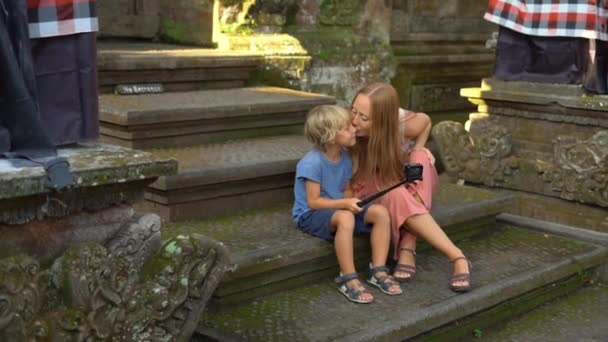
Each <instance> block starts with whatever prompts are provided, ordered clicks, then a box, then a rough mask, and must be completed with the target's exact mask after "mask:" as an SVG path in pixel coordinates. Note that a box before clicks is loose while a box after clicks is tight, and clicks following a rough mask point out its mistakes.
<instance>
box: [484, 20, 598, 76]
mask: <svg viewBox="0 0 608 342" xmlns="http://www.w3.org/2000/svg"><path fill="white" fill-rule="evenodd" d="M589 61H590V60H589V42H588V40H587V39H584V38H568V37H539V36H528V35H525V34H522V33H519V32H516V31H513V30H510V29H507V28H504V27H502V26H500V27H499V32H498V41H497V44H496V64H495V66H494V77H496V78H498V79H501V80H505V81H528V82H541V83H562V84H582V82H583V80H584V78H585V74H586V71H587V68H588V65H589Z"/></svg>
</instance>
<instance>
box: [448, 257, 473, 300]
mask: <svg viewBox="0 0 608 342" xmlns="http://www.w3.org/2000/svg"><path fill="white" fill-rule="evenodd" d="M458 260H465V261H466V262H467V263H468V264H469V273H457V274H454V275H453V276H452V277H451V278H450V290H452V291H454V292H468V291H470V290H471V285H472V282H471V270H472V269H473V265H472V264H471V262H470V261H469V259H467V258H466V257H464V256H461V257H457V258H454V259H452V260H450V262H451V263H452V264H454V263H455V262H456V261H458ZM459 281H466V282H468V283H469V284H468V285H460V286H458V285H454V283H456V282H459Z"/></svg>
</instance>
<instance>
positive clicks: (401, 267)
mask: <svg viewBox="0 0 608 342" xmlns="http://www.w3.org/2000/svg"><path fill="white" fill-rule="evenodd" d="M400 250H401V251H402V252H409V253H412V255H413V256H414V260H416V251H414V250H413V249H411V248H405V247H402V248H401V249H400ZM395 273H406V274H408V277H397V276H396V275H395ZM415 275H416V266H413V265H406V264H397V265H395V268H394V270H393V277H395V280H397V281H398V282H400V283H407V282H408V281H410V280H411V279H412V278H414V276H415Z"/></svg>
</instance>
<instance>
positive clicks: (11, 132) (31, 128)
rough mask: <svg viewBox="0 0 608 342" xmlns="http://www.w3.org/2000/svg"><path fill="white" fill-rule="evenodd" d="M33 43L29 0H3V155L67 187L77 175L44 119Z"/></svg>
mask: <svg viewBox="0 0 608 342" xmlns="http://www.w3.org/2000/svg"><path fill="white" fill-rule="evenodd" d="M29 42H30V40H29V34H28V29H27V15H26V3H25V0H0V127H1V129H0V157H5V158H8V159H9V161H10V162H11V163H13V165H18V164H19V162H20V161H21V162H26V161H27V162H30V161H31V162H33V164H34V165H32V166H42V167H44V168H45V170H46V172H47V187H48V188H50V189H52V190H63V189H67V188H69V186H70V185H71V184H72V183H73V178H72V175H71V173H70V171H69V164H68V162H67V160H65V159H64V158H57V157H56V156H57V151H56V149H55V146H54V145H53V143H52V142H51V140H50V138H49V136H48V135H47V134H46V132H45V130H44V128H43V125H42V122H41V120H40V116H39V112H38V104H37V101H36V82H35V77H34V70H33V66H32V59H31V47H30V44H29ZM7 138H8V139H9V140H10V141H9V142H8V145H9V147H8V149H10V151H8V152H7V151H6V150H7V148H6V147H7V146H6V141H5V140H6V139H7Z"/></svg>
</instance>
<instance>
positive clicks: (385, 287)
mask: <svg viewBox="0 0 608 342" xmlns="http://www.w3.org/2000/svg"><path fill="white" fill-rule="evenodd" d="M388 272H389V270H388V268H387V267H386V266H384V265H382V266H376V267H370V269H369V278H368V279H367V282H368V283H370V284H372V285H374V286H375V287H377V288H379V289H380V291H382V292H384V293H386V294H387V295H390V296H396V295H400V294H402V293H403V290H401V286H399V283H397V282H396V281H395V279H394V278H393V276H391V275H390V274H388Z"/></svg>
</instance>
